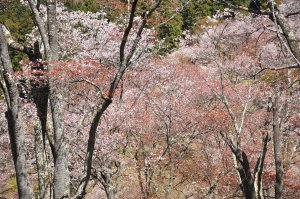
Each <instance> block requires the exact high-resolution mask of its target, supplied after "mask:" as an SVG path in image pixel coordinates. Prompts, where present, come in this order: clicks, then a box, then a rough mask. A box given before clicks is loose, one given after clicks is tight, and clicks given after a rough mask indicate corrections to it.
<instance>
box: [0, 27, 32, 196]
mask: <svg viewBox="0 0 300 199" xmlns="http://www.w3.org/2000/svg"><path fill="white" fill-rule="evenodd" d="M0 46H1V48H0V52H1V62H0V64H1V65H2V68H1V70H2V71H3V72H2V74H1V75H2V76H3V79H4V81H5V86H6V91H7V92H8V93H7V94H6V95H5V96H6V97H8V98H6V103H7V108H8V110H7V112H6V118H7V122H8V131H9V137H10V144H11V151H12V155H13V160H14V165H15V171H16V178H17V185H18V194H19V198H21V199H30V198H32V192H31V189H30V185H29V181H28V174H27V170H26V157H25V147H24V129H23V124H22V123H23V118H22V113H21V111H20V105H19V92H18V88H17V83H16V82H15V80H14V78H13V76H12V72H13V69H12V64H11V61H10V57H9V54H8V49H7V44H6V41H5V35H4V31H3V25H2V24H0Z"/></svg>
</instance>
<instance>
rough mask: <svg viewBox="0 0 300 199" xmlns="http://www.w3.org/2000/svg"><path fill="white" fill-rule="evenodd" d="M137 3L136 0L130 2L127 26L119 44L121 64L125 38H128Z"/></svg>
mask: <svg viewBox="0 0 300 199" xmlns="http://www.w3.org/2000/svg"><path fill="white" fill-rule="evenodd" d="M137 3H138V0H134V2H133V3H132V7H131V11H130V17H129V22H128V25H127V27H126V29H125V31H124V34H123V38H122V42H121V45H120V64H121V65H122V64H123V61H124V57H125V47H126V43H127V40H128V36H129V33H130V31H131V29H132V25H133V19H134V15H135V10H136V6H137Z"/></svg>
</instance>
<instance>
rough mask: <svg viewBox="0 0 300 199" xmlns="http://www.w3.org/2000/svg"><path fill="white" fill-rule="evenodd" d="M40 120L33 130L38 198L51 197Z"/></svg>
mask: <svg viewBox="0 0 300 199" xmlns="http://www.w3.org/2000/svg"><path fill="white" fill-rule="evenodd" d="M40 125H41V124H40V122H37V125H36V127H35V129H34V131H35V155H36V166H37V172H38V183H39V196H38V197H39V198H41V199H42V198H51V196H50V193H51V190H50V189H51V186H50V185H51V183H50V175H49V171H48V164H47V154H46V150H45V142H44V140H43V139H44V138H43V134H42V131H41V129H42V127H41V126H40Z"/></svg>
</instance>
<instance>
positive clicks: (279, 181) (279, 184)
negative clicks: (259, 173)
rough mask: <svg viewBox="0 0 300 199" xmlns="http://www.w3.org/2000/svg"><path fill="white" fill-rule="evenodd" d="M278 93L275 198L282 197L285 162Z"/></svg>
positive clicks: (275, 129)
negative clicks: (283, 159) (283, 162)
mask: <svg viewBox="0 0 300 199" xmlns="http://www.w3.org/2000/svg"><path fill="white" fill-rule="evenodd" d="M278 106H279V105H278V94H276V96H275V99H274V103H273V145H274V159H275V168H276V180H275V198H276V199H281V198H282V190H283V164H282V138H281V137H282V135H281V131H280V121H279V107H278Z"/></svg>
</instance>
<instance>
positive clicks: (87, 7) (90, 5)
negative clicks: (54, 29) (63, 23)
mask: <svg viewBox="0 0 300 199" xmlns="http://www.w3.org/2000/svg"><path fill="white" fill-rule="evenodd" d="M65 6H66V7H67V8H69V9H70V10H74V11H83V12H88V11H90V12H97V11H99V10H100V6H99V4H98V3H97V0H84V1H82V2H79V3H73V2H72V1H67V2H66V3H65Z"/></svg>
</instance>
